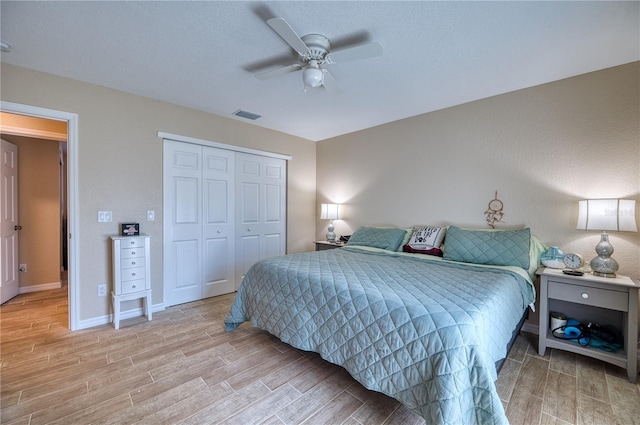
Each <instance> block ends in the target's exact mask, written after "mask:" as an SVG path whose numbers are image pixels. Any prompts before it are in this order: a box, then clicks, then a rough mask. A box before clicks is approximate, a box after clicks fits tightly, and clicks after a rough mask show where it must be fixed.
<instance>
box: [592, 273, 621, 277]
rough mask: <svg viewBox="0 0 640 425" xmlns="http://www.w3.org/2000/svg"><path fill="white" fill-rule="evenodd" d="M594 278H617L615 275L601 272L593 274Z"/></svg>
mask: <svg viewBox="0 0 640 425" xmlns="http://www.w3.org/2000/svg"><path fill="white" fill-rule="evenodd" d="M593 275H594V276H599V277H614V278H615V277H616V274H615V273H600V272H593Z"/></svg>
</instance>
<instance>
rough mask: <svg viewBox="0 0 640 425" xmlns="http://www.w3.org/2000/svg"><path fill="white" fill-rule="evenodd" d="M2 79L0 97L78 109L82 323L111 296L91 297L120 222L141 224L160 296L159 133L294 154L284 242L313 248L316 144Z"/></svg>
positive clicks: (36, 81)
mask: <svg viewBox="0 0 640 425" xmlns="http://www.w3.org/2000/svg"><path fill="white" fill-rule="evenodd" d="M1 78H2V80H1V83H2V100H4V101H10V102H15V103H21V104H26V105H33V106H38V107H43V108H49V109H54V110H61V111H65V112H72V113H76V114H78V140H79V141H78V144H79V146H78V160H79V170H78V176H79V177H78V178H79V188H78V191H79V205H80V220H79V223H80V240H79V241H78V247H77V248H78V250H79V253H80V258H79V263H80V264H79V266H80V271H79V274H80V276H79V283H80V298H79V299H80V318H79V319H80V320H81V321H83V320H89V319H92V318H95V317H101V316H104V315H107V314H108V313H109V312H110V307H109V298H108V297H103V298H99V297H97V285H98V284H100V283H109V282H110V280H111V271H110V263H111V258H110V257H111V256H110V251H109V245H108V237H109V236H110V235H113V234H117V233H118V231H119V229H118V223H121V222H139V223H140V227H141V231H142V232H144V233H147V234H149V235H150V236H151V239H152V246H151V257H152V258H151V263H152V266H151V267H152V278H151V279H152V288H153V304H159V303H162V301H163V295H162V266H161V265H162V141H161V140H160V139H159V138H158V137H157V132H158V131H163V132H167V133H173V134H179V135H184V136H189V137H195V138H199V139H205V140H211V141H215V142H220V143H227V144H231V145H237V146H243V147H249V148H254V149H260V150H265V151H270V152H278V153H283V154H289V155H292V157H293V159H292V160H291V161H290V162H289V164H288V203H287V214H288V229H287V232H288V234H287V250H288V252H290V253H292V252H300V251H307V250H312V249H313V245H312V241H313V239H314V237H315V214H314V212H315V199H316V188H315V177H316V157H315V149H316V145H315V143H313V142H310V141H308V140H304V139H300V138H297V137H292V136H288V135H285V134H282V133H278V132H275V131H271V130H266V129H262V128H260V127H257V126H254V125H251V124H246V123H243V122H240V121H237V120H235V119H227V118H222V117H219V116H215V115H211V114H206V113H203V112H199V111H195V110H192V109H188V108H183V107H180V106H176V105H172V104H168V103H165V102H160V101H155V100H151V99H147V98H143V97H139V96H134V95H130V94H126V93H123V92H118V91H115V90H110V89H106V88H103V87H99V86H95V85H90V84H86V83H82V82H78V81H73V80H69V79H64V78H59V77H56V76H52V75H49V74H44V73H40V72H35V71H31V70H27V69H24V68H18V67H14V66H11V65H6V64H2V68H1ZM211 101H212V102H215V99H212V100H211ZM230 112H232V111H230ZM98 210H109V211H112V213H113V222H112V223H98V222H97V218H96V214H97V211H98ZM147 210H155V212H156V217H155V218H156V220H155V221H154V222H147V221H146V211H147ZM123 308H124V309H126V308H127V306H123Z"/></svg>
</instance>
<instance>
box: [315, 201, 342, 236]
mask: <svg viewBox="0 0 640 425" xmlns="http://www.w3.org/2000/svg"><path fill="white" fill-rule="evenodd" d="M320 218H321V219H322V220H331V221H329V226H328V227H327V241H328V242H335V241H336V234H335V233H333V230H334V227H333V220H340V218H341V216H340V204H320Z"/></svg>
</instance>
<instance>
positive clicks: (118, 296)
mask: <svg viewBox="0 0 640 425" xmlns="http://www.w3.org/2000/svg"><path fill="white" fill-rule="evenodd" d="M111 246H112V251H113V291H112V292H111V297H112V301H113V323H114V326H115V328H116V329H119V328H120V303H122V302H123V301H129V300H135V299H140V298H142V299H143V304H144V314H145V316H147V319H148V320H151V267H150V258H151V256H150V247H151V243H150V238H149V236H147V235H140V236H111Z"/></svg>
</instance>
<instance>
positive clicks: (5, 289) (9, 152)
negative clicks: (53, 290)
mask: <svg viewBox="0 0 640 425" xmlns="http://www.w3.org/2000/svg"><path fill="white" fill-rule="evenodd" d="M0 174H1V175H2V183H1V184H2V187H1V188H0V191H1V192H2V193H1V194H0V198H1V200H0V208H2V211H1V213H0V214H1V217H0V227H1V228H2V229H1V239H2V241H1V243H0V260H1V261H2V264H1V270H0V274H1V275H2V277H1V281H0V304H1V303H4V302H6V301H8V300H10V299H11V298H13V297H15V296H16V295H18V291H19V289H18V284H19V279H18V229H19V227H18V226H19V224H18V147H17V146H16V145H14V144H12V143H9V142H7V141H4V140H2V158H1V159H0Z"/></svg>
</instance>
